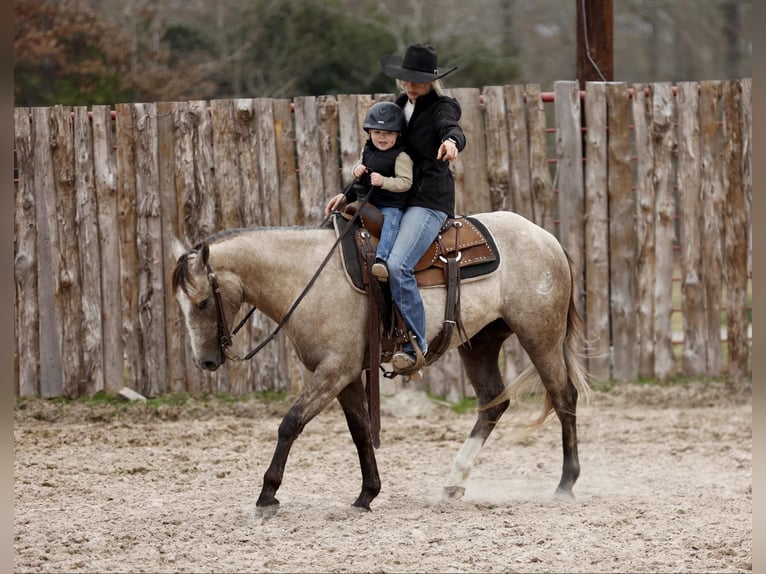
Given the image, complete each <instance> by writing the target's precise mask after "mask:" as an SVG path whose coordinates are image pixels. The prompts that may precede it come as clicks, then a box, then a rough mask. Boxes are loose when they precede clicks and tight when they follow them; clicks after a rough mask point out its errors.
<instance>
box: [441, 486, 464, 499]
mask: <svg viewBox="0 0 766 574" xmlns="http://www.w3.org/2000/svg"><path fill="white" fill-rule="evenodd" d="M464 495H465V487H464V486H445V487H444V492H443V496H444V498H448V499H451V500H460V499H461V498H463V496H464Z"/></svg>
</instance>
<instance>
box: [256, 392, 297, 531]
mask: <svg viewBox="0 0 766 574" xmlns="http://www.w3.org/2000/svg"><path fill="white" fill-rule="evenodd" d="M306 422H307V421H305V420H304V418H303V409H302V407H301V406H300V405H299V403H295V404H294V405H293V406H292V407H290V410H289V411H287V414H286V415H285V416H284V417H283V418H282V422H281V423H280V424H279V430H278V433H277V437H278V438H277V447H276V449H274V455H273V456H272V457H271V464H269V468H268V469H267V470H266V473H265V474H264V475H263V486H262V487H261V494H260V496H258V500H257V502H256V503H255V506H256V514H257V515H258V516H263V517H270V516H274V515H275V514H276V513H277V510H278V509H279V500H277V497H276V494H277V490H278V489H279V487H280V485H281V484H282V477H283V476H284V473H285V465H286V464H287V455H288V454H290V448H291V447H292V446H293V443H294V442H295V439H296V438H298V435H299V434H301V431H303V427H304V426H306Z"/></svg>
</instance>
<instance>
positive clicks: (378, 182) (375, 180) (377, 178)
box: [370, 171, 383, 187]
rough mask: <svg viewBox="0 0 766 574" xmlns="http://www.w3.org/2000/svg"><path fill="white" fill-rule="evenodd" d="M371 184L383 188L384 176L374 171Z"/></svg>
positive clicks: (371, 175)
mask: <svg viewBox="0 0 766 574" xmlns="http://www.w3.org/2000/svg"><path fill="white" fill-rule="evenodd" d="M370 184H372V186H373V187H382V186H383V176H382V175H380V174H379V173H378V172H377V171H373V172H372V173H371V174H370Z"/></svg>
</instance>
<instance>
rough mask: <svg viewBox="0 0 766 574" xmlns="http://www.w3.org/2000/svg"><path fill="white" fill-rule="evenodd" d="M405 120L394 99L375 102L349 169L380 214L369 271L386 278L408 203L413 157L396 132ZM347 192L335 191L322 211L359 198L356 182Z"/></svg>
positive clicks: (339, 207)
mask: <svg viewBox="0 0 766 574" xmlns="http://www.w3.org/2000/svg"><path fill="white" fill-rule="evenodd" d="M405 126H406V122H405V119H404V112H403V111H402V108H400V107H399V106H397V105H396V104H394V103H393V102H377V103H376V104H374V105H373V106H372V107H370V109H369V110H368V111H367V115H366V116H365V119H364V130H365V131H366V132H367V133H368V134H369V135H370V137H369V139H368V140H367V142H366V143H365V144H364V148H363V149H362V152H361V154H360V158H359V161H358V162H357V163H356V164H355V165H354V168H353V169H352V173H353V175H354V178H355V179H356V180H357V181H359V182H360V183H361V184H362V186H363V188H367V189H369V190H370V194H371V195H370V198H369V202H370V203H371V204H372V205H374V206H375V207H377V208H378V209H379V210H380V212H381V213H382V214H383V227H382V229H381V232H380V242H379V243H378V248H377V250H376V252H375V264H374V265H373V266H372V273H373V274H374V275H375V276H376V277H377V278H378V279H379V280H380V281H387V280H388V268H387V267H386V261H387V260H388V255H389V253H390V252H391V248H392V247H393V245H394V240H395V239H396V234H397V233H398V231H399V222H400V221H401V220H402V213H404V208H405V206H406V204H407V191H408V190H409V189H410V186H411V185H412V159H411V158H410V156H409V155H407V152H405V151H404V148H403V147H402V144H401V142H400V141H399V135H400V134H401V132H402V130H404V128H405ZM347 193H348V195H344V194H342V193H340V194H338V195H336V196H335V197H333V198H332V199H330V201H329V202H328V203H327V206H326V207H325V213H326V214H329V213H330V212H331V211H333V210H335V209H342V208H343V207H345V204H346V203H347V202H351V201H354V200H356V199H361V198H358V197H351V196H352V195H353V196H355V195H357V186H353V185H352V186H350V188H349V192H347Z"/></svg>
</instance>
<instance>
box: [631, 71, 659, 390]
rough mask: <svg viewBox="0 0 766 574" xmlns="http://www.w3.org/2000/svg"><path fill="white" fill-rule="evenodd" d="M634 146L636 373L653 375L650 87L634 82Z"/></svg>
mask: <svg viewBox="0 0 766 574" xmlns="http://www.w3.org/2000/svg"><path fill="white" fill-rule="evenodd" d="M632 109H633V124H634V126H635V128H634V140H635V147H636V241H637V246H638V253H637V261H636V278H637V280H636V310H637V314H638V317H637V319H638V341H639V342H638V376H639V377H642V378H651V377H653V376H654V286H655V273H656V269H655V260H654V231H655V229H654V225H655V220H656V214H655V210H654V204H655V195H654V145H653V144H654V140H653V138H652V96H651V89H650V88H648V87H647V86H646V85H644V84H634V85H633V99H632Z"/></svg>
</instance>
